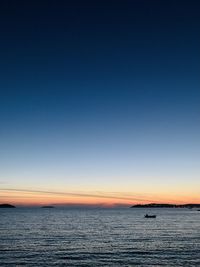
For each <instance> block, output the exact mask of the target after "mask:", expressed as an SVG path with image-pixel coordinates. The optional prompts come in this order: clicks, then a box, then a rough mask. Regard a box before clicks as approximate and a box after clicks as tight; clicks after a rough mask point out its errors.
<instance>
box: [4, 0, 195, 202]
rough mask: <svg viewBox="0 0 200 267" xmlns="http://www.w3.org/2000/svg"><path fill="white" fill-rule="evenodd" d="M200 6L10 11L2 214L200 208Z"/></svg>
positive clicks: (115, 4)
mask: <svg viewBox="0 0 200 267" xmlns="http://www.w3.org/2000/svg"><path fill="white" fill-rule="evenodd" d="M199 8H200V3H199V2H198V1H196V0H188V1H184V0H183V1H181V0H179V1H178V0H173V1H172V0H168V1H166V0H163V1H158V0H151V1H149V0H123V1H122V0H120V1H119V0H115V1H114V0H112V1H111V0H107V1H104V0H101V1H81V0H75V1H59V0H58V1H43V0H42V1H1V3H0V40H1V41H0V59H1V60H0V76H1V78H0V202H2V203H12V204H16V205H43V204H62V205H66V204H68V205H74V204H77V205H79V204H86V205H102V206H118V205H131V204H134V203H150V202H158V203H161V202H166V203H187V202H193V203H194V202H196V203H197V202H198V203H199V202H200V78H199V71H200V49H199V47H200V33H199V28H200V18H199Z"/></svg>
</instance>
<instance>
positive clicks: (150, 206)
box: [130, 203, 200, 209]
mask: <svg viewBox="0 0 200 267" xmlns="http://www.w3.org/2000/svg"><path fill="white" fill-rule="evenodd" d="M130 208H188V209H192V208H200V204H157V203H150V204H136V205H133V206H131V207H130Z"/></svg>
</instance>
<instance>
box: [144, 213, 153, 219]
mask: <svg viewBox="0 0 200 267" xmlns="http://www.w3.org/2000/svg"><path fill="white" fill-rule="evenodd" d="M144 218H156V215H148V214H146V215H144Z"/></svg>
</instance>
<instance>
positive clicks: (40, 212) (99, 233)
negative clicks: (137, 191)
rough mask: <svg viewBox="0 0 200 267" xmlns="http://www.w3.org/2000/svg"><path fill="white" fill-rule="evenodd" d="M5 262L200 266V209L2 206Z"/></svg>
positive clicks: (0, 248)
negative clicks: (150, 216) (13, 207)
mask: <svg viewBox="0 0 200 267" xmlns="http://www.w3.org/2000/svg"><path fill="white" fill-rule="evenodd" d="M145 213H149V214H150V213H151V214H152V213H154V214H157V218H156V219H145V218H144V214H145ZM0 266H78V267H81V266H115V267H117V266H173V267H176V266H188V267H190V266H200V211H196V210H188V209H153V210H152V209H130V208H123V209H122V208H121V209H83V208H82V209H78V208H77V209H76V208H74V209H69V208H54V209H41V208H17V209H0Z"/></svg>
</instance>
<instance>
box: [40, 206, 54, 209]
mask: <svg viewBox="0 0 200 267" xmlns="http://www.w3.org/2000/svg"><path fill="white" fill-rule="evenodd" d="M41 208H43V209H52V208H54V206H42V207H41Z"/></svg>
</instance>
